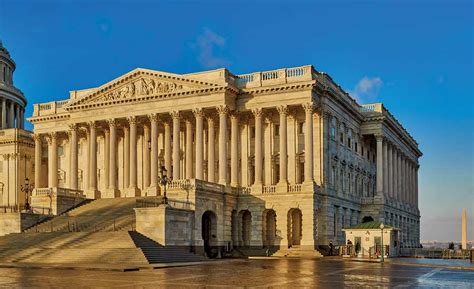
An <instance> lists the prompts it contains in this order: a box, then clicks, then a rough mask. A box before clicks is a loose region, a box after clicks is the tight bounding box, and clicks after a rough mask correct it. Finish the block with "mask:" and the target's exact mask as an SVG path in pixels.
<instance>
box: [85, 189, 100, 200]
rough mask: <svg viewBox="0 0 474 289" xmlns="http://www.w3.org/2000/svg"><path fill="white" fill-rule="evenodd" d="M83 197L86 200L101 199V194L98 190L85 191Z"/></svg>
mask: <svg viewBox="0 0 474 289" xmlns="http://www.w3.org/2000/svg"><path fill="white" fill-rule="evenodd" d="M84 195H85V196H86V198H88V199H100V198H101V192H100V191H99V190H95V189H94V190H86V191H84Z"/></svg>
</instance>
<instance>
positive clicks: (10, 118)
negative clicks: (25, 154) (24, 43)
mask: <svg viewBox="0 0 474 289" xmlns="http://www.w3.org/2000/svg"><path fill="white" fill-rule="evenodd" d="M15 69H16V64H15V61H13V59H12V58H11V56H10V52H8V50H7V48H6V47H5V46H4V45H3V42H2V41H1V40H0V129H5V128H23V122H24V112H25V106H26V98H25V96H24V95H23V93H22V92H21V91H20V90H19V89H18V88H16V87H15V86H14V84H13V73H14V72H15Z"/></svg>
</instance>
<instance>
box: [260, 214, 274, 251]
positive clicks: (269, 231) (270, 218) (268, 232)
mask: <svg viewBox="0 0 474 289" xmlns="http://www.w3.org/2000/svg"><path fill="white" fill-rule="evenodd" d="M263 217H264V221H265V222H264V225H265V230H263V240H264V243H263V244H264V245H265V246H274V245H275V236H276V213H275V211H274V210H266V211H265V212H264V214H263Z"/></svg>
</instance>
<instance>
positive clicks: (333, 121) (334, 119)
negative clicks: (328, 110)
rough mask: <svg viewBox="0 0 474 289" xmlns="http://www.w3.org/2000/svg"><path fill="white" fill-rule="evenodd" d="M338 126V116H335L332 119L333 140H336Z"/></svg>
mask: <svg viewBox="0 0 474 289" xmlns="http://www.w3.org/2000/svg"><path fill="white" fill-rule="evenodd" d="M336 127H337V123H336V117H335V116H333V117H332V119H331V139H332V140H336Z"/></svg>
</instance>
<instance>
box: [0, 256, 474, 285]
mask: <svg viewBox="0 0 474 289" xmlns="http://www.w3.org/2000/svg"><path fill="white" fill-rule="evenodd" d="M473 284H474V271H469V270H450V269H444V268H433V267H419V266H406V265H399V264H389V263H385V264H383V265H382V264H379V263H366V262H348V261H340V260H327V259H326V260H301V259H299V260H298V259H267V260H229V261H216V262H214V263H206V264H202V265H196V266H185V267H174V268H164V269H155V270H141V271H132V272H112V271H88V270H59V269H56V270H55V269H17V268H15V269H13V268H0V288H196V287H198V288H203V287H210V288H244V287H245V288H268V287H272V288H282V287H287V288H298V287H307V288H316V287H317V288H343V287H352V288H353V287H367V286H370V287H373V286H380V287H396V288H439V287H445V288H473V286H474V285H473Z"/></svg>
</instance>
